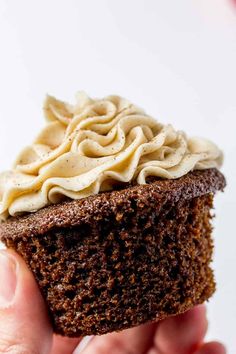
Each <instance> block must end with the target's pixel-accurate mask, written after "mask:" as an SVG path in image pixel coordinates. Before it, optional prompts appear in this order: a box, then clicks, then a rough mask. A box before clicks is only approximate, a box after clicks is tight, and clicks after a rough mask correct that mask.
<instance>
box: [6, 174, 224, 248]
mask: <svg viewBox="0 0 236 354" xmlns="http://www.w3.org/2000/svg"><path fill="white" fill-rule="evenodd" d="M225 185H226V181H225V177H224V175H223V174H222V173H221V172H220V171H219V170H218V169H215V168H212V169H207V170H201V171H200V170H196V171H193V172H189V173H188V174H186V175H184V176H183V177H181V178H178V179H154V178H153V179H152V180H151V181H150V183H148V184H144V185H134V186H130V185H129V186H128V187H127V186H126V188H123V189H120V190H113V191H110V192H104V193H99V194H97V195H93V196H90V197H88V198H84V199H79V200H67V201H65V202H62V203H60V204H56V205H51V206H48V207H46V208H43V209H41V210H39V211H37V212H36V213H31V214H26V215H24V216H18V217H11V218H9V219H8V220H7V221H6V222H3V223H1V224H0V240H1V239H2V240H3V241H4V239H6V238H8V237H10V238H22V237H24V238H25V237H32V236H34V235H36V234H44V233H46V232H49V231H50V230H52V229H55V228H66V227H72V226H76V225H80V224H81V223H91V222H93V221H94V220H99V219H100V220H101V219H103V218H109V215H111V214H113V215H114V214H115V215H116V214H119V213H120V212H122V214H124V213H126V212H127V213H128V212H130V211H131V210H132V202H134V201H135V205H137V206H138V207H142V208H143V207H146V208H147V207H148V205H150V204H151V203H155V204H157V200H159V201H160V205H161V204H163V202H165V201H170V202H172V203H174V202H177V201H178V200H179V199H180V198H183V199H191V198H195V197H199V196H202V195H205V194H208V193H215V192H216V191H218V190H221V191H223V189H224V187H225Z"/></svg>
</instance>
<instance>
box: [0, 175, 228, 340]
mask: <svg viewBox="0 0 236 354" xmlns="http://www.w3.org/2000/svg"><path fill="white" fill-rule="evenodd" d="M224 186H225V180H224V177H223V175H222V174H221V173H220V172H219V171H217V170H216V169H209V170H205V171H195V172H191V173H189V174H187V175H186V176H184V177H181V178H180V179H177V180H157V179H151V180H150V181H149V183H148V184H147V185H142V186H138V185H135V186H127V187H126V188H125V189H121V190H119V191H112V192H106V193H101V194H99V195H97V196H92V197H89V198H86V199H83V200H78V201H66V202H64V203H62V204H58V205H55V206H50V207H47V208H45V209H42V210H40V211H38V212H37V213H35V214H29V215H26V216H21V217H17V218H10V219H9V220H8V221H7V222H5V223H3V224H1V225H0V238H1V240H2V241H3V242H4V243H5V244H6V245H7V247H11V248H14V249H15V250H16V251H17V252H18V253H20V254H21V255H22V256H23V258H24V259H25V261H26V262H27V264H28V266H29V268H30V269H31V270H32V272H33V273H34V275H35V278H36V280H37V282H38V284H39V287H40V290H41V292H42V294H43V296H44V298H45V300H46V303H47V305H48V309H49V313H50V317H51V320H52V323H53V327H54V330H55V332H56V333H58V334H61V335H65V336H69V337H78V336H85V335H96V334H105V333H108V332H112V331H117V330H123V329H126V328H130V327H133V326H137V325H139V324H143V323H146V322H148V321H157V320H162V319H164V318H166V317H168V316H172V315H177V314H179V313H182V312H184V311H186V310H188V309H190V308H191V307H193V306H195V305H198V304H201V303H203V302H204V301H205V300H207V299H208V298H209V297H210V296H211V295H212V294H213V293H214V290H215V282H214V278H213V272H212V270H211V268H210V262H211V259H212V250H213V244H212V239H211V224H210V221H211V214H210V210H211V208H212V200H213V193H214V192H215V191H216V190H222V189H223V188H224Z"/></svg>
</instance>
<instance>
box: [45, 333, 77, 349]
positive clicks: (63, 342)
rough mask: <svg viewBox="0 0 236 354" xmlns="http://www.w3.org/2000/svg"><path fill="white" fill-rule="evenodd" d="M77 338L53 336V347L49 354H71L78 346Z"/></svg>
mask: <svg viewBox="0 0 236 354" xmlns="http://www.w3.org/2000/svg"><path fill="white" fill-rule="evenodd" d="M80 341H81V339H79V338H67V337H61V336H56V335H54V336H53V345H52V349H51V352H50V354H71V353H73V351H74V350H75V348H76V347H77V345H78V344H79V342H80Z"/></svg>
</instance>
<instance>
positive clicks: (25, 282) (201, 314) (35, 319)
mask: <svg viewBox="0 0 236 354" xmlns="http://www.w3.org/2000/svg"><path fill="white" fill-rule="evenodd" d="M4 277H5V278H4ZM206 332H207V319H206V308H205V306H203V305H201V306H197V307H195V308H194V309H192V310H190V311H188V312H186V313H185V314H183V315H180V316H176V317H171V318H169V319H167V320H164V321H161V322H159V323H153V324H147V325H143V326H139V327H136V328H132V329H129V330H126V331H122V332H120V333H111V334H108V335H104V336H98V337H93V338H92V339H91V341H90V342H89V343H88V344H87V346H86V347H85V348H84V349H83V350H82V351H78V350H76V347H77V346H78V345H79V343H80V342H81V339H80V338H77V339H69V338H62V337H59V336H56V335H54V334H53V331H52V328H51V325H50V322H49V319H48V315H47V310H46V306H45V304H44V301H43V299H42V297H41V294H40V292H39V289H38V287H37V284H36V283H35V280H34V278H33V276H32V274H31V272H30V271H29V270H28V268H27V266H26V265H25V263H24V261H23V260H22V259H21V258H20V257H19V256H18V255H17V254H16V253H15V252H13V251H1V252H0V353H8V354H72V353H73V352H74V353H75V354H77V353H82V354H111V353H112V354H225V353H226V350H225V348H224V346H223V345H222V344H220V343H218V342H211V343H205V342H204V337H205V335H206Z"/></svg>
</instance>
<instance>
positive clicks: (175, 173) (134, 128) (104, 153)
mask: <svg viewBox="0 0 236 354" xmlns="http://www.w3.org/2000/svg"><path fill="white" fill-rule="evenodd" d="M44 113H45V117H46V125H45V127H44V129H43V130H42V131H41V133H40V134H39V135H38V137H37V138H36V140H35V141H34V142H33V144H32V145H30V146H29V147H26V148H25V149H24V150H23V151H22V152H21V153H20V155H19V157H18V158H17V160H16V162H15V165H14V167H13V169H12V170H11V171H8V172H4V173H2V174H1V175H0V216H1V218H6V217H8V216H9V215H12V216H14V215H17V214H21V213H24V212H35V211H37V210H39V209H41V208H43V207H45V206H47V205H49V204H52V203H59V202H60V201H61V200H62V199H63V198H65V197H69V198H71V199H80V198H84V197H88V196H90V195H92V194H97V193H99V192H101V191H107V190H111V189H112V188H114V185H115V184H116V183H124V182H130V181H133V180H134V181H136V182H137V183H138V184H144V183H146V178H147V177H148V176H158V177H161V178H168V179H171V178H179V177H181V176H183V175H184V174H186V173H188V172H189V171H191V170H194V169H207V168H212V167H217V168H219V167H220V165H221V163H222V152H221V151H220V150H219V149H218V147H217V146H216V145H215V144H213V143H212V142H210V141H208V140H205V139H201V138H188V137H187V136H186V134H185V133H184V132H182V131H176V130H174V129H173V127H172V126H171V125H163V124H161V123H159V122H157V121H156V120H155V119H154V118H152V117H150V116H149V115H147V114H146V113H145V112H144V111H143V110H142V109H140V108H139V107H137V106H135V105H133V104H132V103H130V102H129V101H127V100H126V99H124V98H121V97H118V96H109V97H106V98H104V99H91V98H89V97H88V96H87V95H86V94H84V93H80V94H79V95H78V97H77V103H76V104H75V105H69V104H66V103H64V102H62V101H59V100H57V99H55V98H54V97H51V96H48V97H47V98H46V101H45V105H44Z"/></svg>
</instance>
